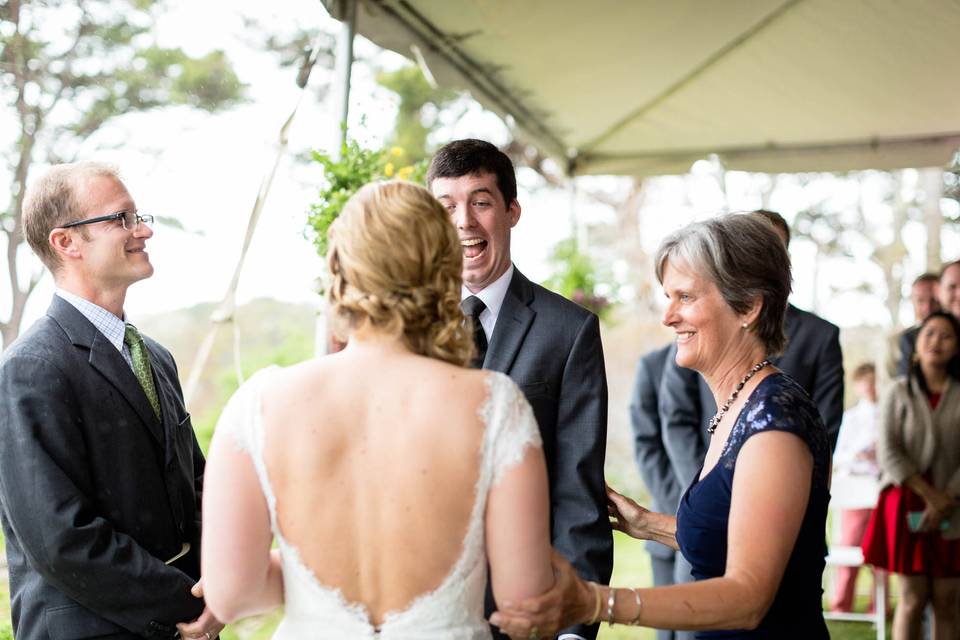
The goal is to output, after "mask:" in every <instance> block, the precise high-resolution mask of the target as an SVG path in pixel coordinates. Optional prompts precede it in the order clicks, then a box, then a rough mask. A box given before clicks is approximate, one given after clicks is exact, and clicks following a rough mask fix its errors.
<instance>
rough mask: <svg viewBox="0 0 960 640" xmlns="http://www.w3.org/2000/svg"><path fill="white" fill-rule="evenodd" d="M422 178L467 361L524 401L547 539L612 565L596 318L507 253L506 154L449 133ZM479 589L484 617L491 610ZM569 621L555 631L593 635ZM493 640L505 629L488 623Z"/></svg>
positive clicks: (511, 205)
mask: <svg viewBox="0 0 960 640" xmlns="http://www.w3.org/2000/svg"><path fill="white" fill-rule="evenodd" d="M427 185H428V187H429V188H430V190H431V191H432V192H433V195H434V196H435V197H436V198H437V199H438V200H439V201H440V202H441V203H442V204H443V205H444V206H445V207H446V208H447V210H448V211H449V212H450V217H451V219H452V220H453V222H454V224H455V225H456V227H457V232H458V233H459V235H460V241H461V244H462V245H463V286H464V288H463V302H462V306H463V309H464V312H465V313H466V315H468V316H471V317H472V318H473V320H474V327H475V331H474V341H475V343H476V346H477V352H478V356H477V359H476V361H475V362H474V365H475V366H477V367H483V368H485V369H492V370H494V371H500V372H503V373H506V374H507V375H509V376H510V377H511V378H512V379H513V380H514V382H516V383H517V384H518V385H519V386H520V388H521V389H522V390H523V393H524V395H525V396H526V397H527V400H528V401H529V402H530V404H531V406H532V407H533V412H534V415H535V416H536V419H537V423H538V424H539V426H540V434H541V436H542V437H543V452H544V455H545V457H546V460H547V473H548V475H549V481H550V503H551V504H550V514H551V539H552V542H553V546H554V547H555V548H556V549H557V550H558V551H559V552H560V553H562V554H563V555H564V556H565V557H566V558H567V559H568V560H570V562H571V563H572V564H573V566H574V567H576V569H577V572H578V573H579V574H580V575H581V576H582V577H583V578H584V579H586V580H594V581H597V582H600V583H603V584H606V583H607V582H609V580H610V573H611V571H612V568H613V538H612V535H611V531H610V523H609V520H608V517H607V506H606V505H607V499H606V493H605V489H604V478H603V462H604V456H605V449H606V442H607V378H606V373H605V371H604V365H603V347H602V345H601V344H600V325H599V321H598V319H597V316H596V315H594V314H592V313H590V312H589V311H587V310H586V309H583V308H582V307H579V306H578V305H576V304H574V303H573V302H570V301H569V300H567V299H566V298H563V297H562V296H559V295H557V294H555V293H553V292H551V291H548V290H546V289H544V288H543V287H541V286H539V285H537V284H534V283H532V282H530V281H529V280H528V279H527V278H526V277H525V276H524V275H523V274H522V273H520V271H519V270H518V269H517V268H516V267H514V265H513V263H512V262H511V260H510V230H511V228H513V226H514V225H516V224H517V221H518V220H519V219H520V203H519V202H517V179H516V175H515V173H514V169H513V163H511V162H510V159H509V158H508V157H507V156H506V155H505V154H504V153H503V152H501V151H500V150H499V149H497V148H496V147H495V146H493V145H492V144H490V143H489V142H484V141H482V140H457V141H455V142H451V143H449V144H447V145H446V146H444V147H443V148H442V149H440V150H439V151H438V152H437V153H436V155H435V156H434V157H433V160H432V162H431V163H430V169H429V170H428V172H427ZM493 608H494V607H493V601H492V598H491V596H490V591H489V589H488V590H487V615H488V616H489V614H490V613H492V611H493ZM596 634H597V627H596V626H592V627H586V626H582V625H581V626H578V627H575V628H572V629H567V630H565V631H562V632H561V633H560V636H559V637H560V638H561V639H564V638H589V639H591V640H592V639H593V638H595V637H596ZM494 637H495V638H506V636H504V635H502V634H500V633H499V631H498V630H496V629H494Z"/></svg>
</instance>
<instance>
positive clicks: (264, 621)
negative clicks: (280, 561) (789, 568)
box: [0, 533, 895, 640]
mask: <svg viewBox="0 0 960 640" xmlns="http://www.w3.org/2000/svg"><path fill="white" fill-rule="evenodd" d="M613 543H614V545H613V546H614V564H613V578H612V579H611V580H610V583H611V584H613V585H614V586H618V587H634V586H643V585H650V584H652V583H653V579H652V577H651V570H650V556H649V555H648V554H647V552H646V551H645V550H644V545H643V543H642V542H639V541H637V540H634V539H632V538H629V537H627V536H625V535H623V534H621V533H614V538H613ZM2 552H3V535H2V533H0V553H2ZM866 580H867V577H866V571H861V572H860V581H859V583H858V593H861V594H864V593H866V591H867V589H868V585H867V584H866V582H865V581H866ZM893 586H895V585H894V584H892V585H891V587H893ZM866 605H867V596H866V595H858V596H857V602H856V607H855V608H856V609H857V610H858V611H863V610H864V609H865V608H866ZM281 616H282V613H281V612H280V611H279V610H278V611H275V612H273V613H272V614H270V615H267V616H263V617H259V618H252V619H249V620H243V621H241V622H240V623H238V624H234V625H230V626H229V627H228V628H227V629H225V630H224V632H223V634H222V635H221V637H222V638H223V640H267V639H268V638H269V637H270V635H271V634H272V633H273V631H274V629H276V627H277V624H279V622H280V618H281ZM827 626H828V627H829V628H830V637H831V638H833V639H834V640H869V639H871V638H875V637H876V633H875V632H874V630H873V626H872V625H869V624H865V623H862V622H860V623H857V622H828V623H827ZM889 628H890V625H889V624H888V625H887V636H888V637H890V630H889ZM653 638H654V631H653V630H652V629H644V628H632V627H626V626H622V625H617V626H615V627H613V628H612V629H611V628H610V627H609V626H607V625H605V624H603V625H601V626H600V634H599V636H598V640H652V639H653ZM0 640H13V632H12V630H11V628H10V597H9V594H8V592H7V583H6V580H0Z"/></svg>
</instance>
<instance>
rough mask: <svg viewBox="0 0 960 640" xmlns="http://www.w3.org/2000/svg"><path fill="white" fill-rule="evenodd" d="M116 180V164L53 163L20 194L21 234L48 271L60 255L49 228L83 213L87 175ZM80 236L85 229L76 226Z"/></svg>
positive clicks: (53, 266) (118, 175)
mask: <svg viewBox="0 0 960 640" xmlns="http://www.w3.org/2000/svg"><path fill="white" fill-rule="evenodd" d="M95 177H107V178H114V179H115V180H120V174H119V173H118V171H117V168H116V167H114V166H112V165H108V164H103V163H101V162H77V163H73V164H57V165H54V166H52V167H50V169H49V170H48V171H47V172H46V173H45V174H43V175H42V176H41V177H40V178H39V179H38V180H36V181H35V182H34V183H33V184H31V185H30V186H29V187H27V191H26V193H25V194H24V196H23V208H22V212H23V235H24V236H25V237H26V239H27V244H29V245H30V248H31V249H33V252H34V253H35V254H37V257H38V258H40V260H41V261H42V262H43V264H45V265H46V266H47V268H48V269H50V271H53V272H56V271H57V269H59V268H60V258H59V256H57V253H56V252H55V251H54V250H53V247H51V246H50V241H49V237H50V232H51V231H53V230H54V229H56V228H57V227H59V226H60V225H64V224H66V223H68V222H73V221H74V220H79V219H81V218H82V217H83V216H84V215H85V213H86V212H85V211H84V210H83V206H84V203H83V186H84V181H85V180H87V179H89V178H95ZM79 231H80V234H81V235H83V236H84V237H86V236H85V234H86V230H85V229H84V228H83V227H80V229H79Z"/></svg>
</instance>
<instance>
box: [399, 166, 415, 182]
mask: <svg viewBox="0 0 960 640" xmlns="http://www.w3.org/2000/svg"><path fill="white" fill-rule="evenodd" d="M411 173H413V167H409V166H408V167H403V168H401V169H400V170H399V171H397V177H398V178H400V179H401V180H409V179H410V174H411Z"/></svg>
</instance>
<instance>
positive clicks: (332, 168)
mask: <svg viewBox="0 0 960 640" xmlns="http://www.w3.org/2000/svg"><path fill="white" fill-rule="evenodd" d="M403 153H404V152H403V149H401V148H400V147H392V148H389V149H378V150H372V149H364V148H362V147H361V146H360V145H359V144H357V142H356V141H355V140H349V141H347V142H344V144H343V146H341V147H340V157H339V158H333V157H332V156H331V155H330V154H327V153H324V152H322V151H314V152H312V154H311V157H312V159H313V160H314V161H315V162H318V163H320V165H321V166H322V167H323V185H322V186H321V188H320V190H319V191H318V192H317V200H316V202H314V203H313V204H311V205H310V212H309V214H308V216H307V233H308V235H310V236H312V237H313V243H314V245H315V246H316V247H317V253H319V254H320V255H321V256H324V255H326V254H327V230H328V229H329V228H330V225H331V224H333V221H334V220H336V219H337V216H339V215H340V212H341V211H343V207H344V205H345V204H346V203H347V200H349V199H350V198H351V197H352V196H353V194H355V193H356V192H357V191H359V190H360V188H361V187H362V186H363V185H365V184H367V183H369V182H374V181H377V180H390V179H399V180H409V181H411V182H419V183H422V182H423V179H424V176H425V175H426V172H427V162H426V160H422V161H420V162H418V163H416V164H412V165H407V166H402V167H397V163H398V161H399V159H400V158H401V157H402V156H403Z"/></svg>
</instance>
